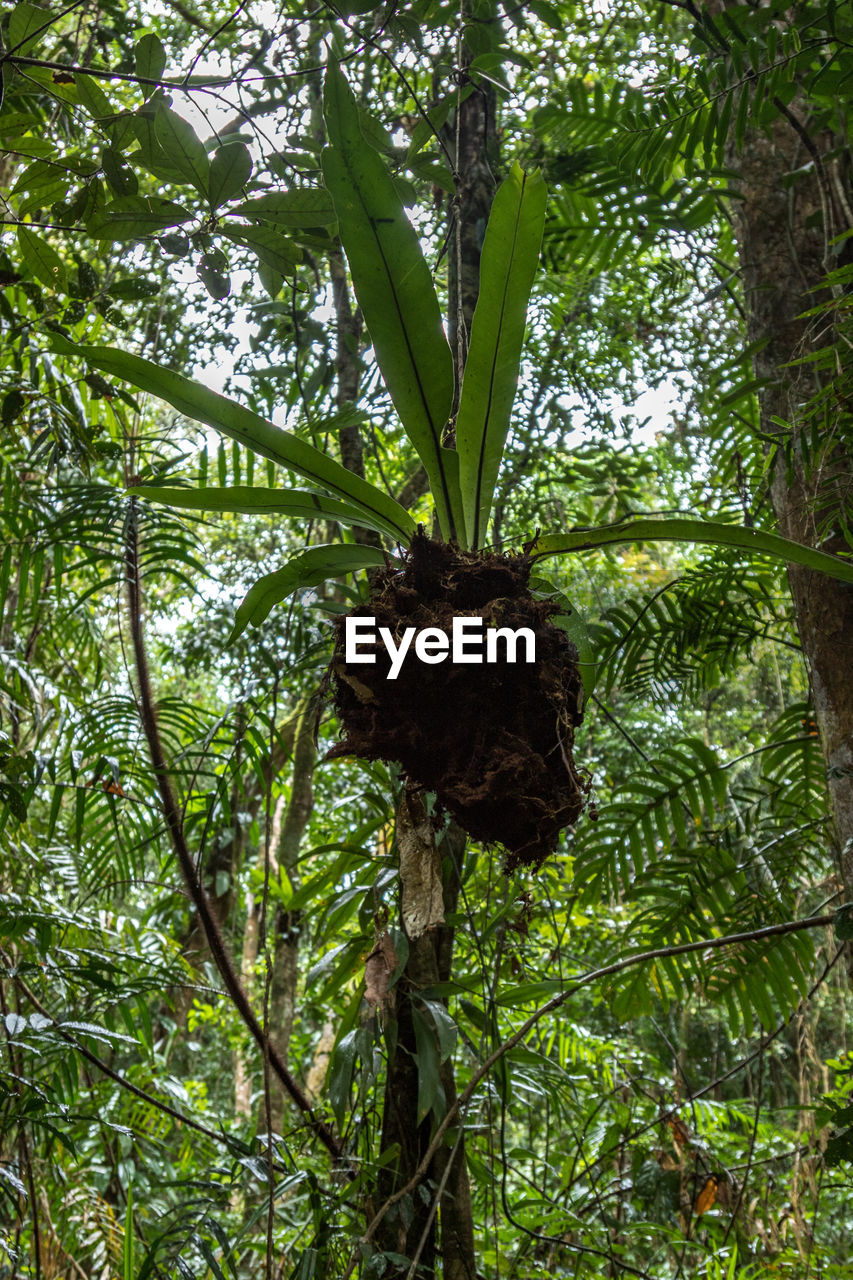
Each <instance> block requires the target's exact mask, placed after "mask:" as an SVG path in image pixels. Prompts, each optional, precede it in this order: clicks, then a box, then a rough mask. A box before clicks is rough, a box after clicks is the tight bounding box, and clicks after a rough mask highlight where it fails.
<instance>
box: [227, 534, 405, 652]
mask: <svg viewBox="0 0 853 1280" xmlns="http://www.w3.org/2000/svg"><path fill="white" fill-rule="evenodd" d="M384 563H385V556H384V555H383V553H382V552H381V551H379V550H378V549H377V548H376V547H360V546H350V545H349V544H344V545H341V544H334V545H331V546H322V547H309V548H308V550H307V551H303V552H302V553H301V554H300V555H298V556H294V557H293V559H292V560H288V562H287V564H286V565H285V566H284V568H283V569H277V570H276V571H275V573H268V574H265V575H264V577H263V578H259V579H258V581H257V582H256V583H255V584H254V586H252V587H250V588H249V591H248V593H247V594H246V598H245V599H244V600H243V602H242V604H241V605H240V607H239V609H238V610H237V614H236V616H235V618H234V629H233V631H232V632H231V635H230V636H229V643H230V642H231V641H232V640H236V639H237V637H238V636H239V635H241V634H242V632H243V631H245V630H246V627H247V626H248V625H249V623H251V624H252V626H254V627H257V626H260V624H261V623H262V622H263V621H264V619H265V618H266V617H267V615H268V614H269V612H270V610H271V609H272V608H273V606H274V605H277V604H279V603H280V602H281V601H282V600H286V599H287V597H288V596H290V595H293V592H294V591H299V590H301V588H302V587H318V586H319V585H320V583H321V582H326V581H327V579H329V578H340V577H343V575H344V574H346V573H353V572H354V571H355V570H356V569H368V568H372V567H374V566H376V565H381V564H384Z"/></svg>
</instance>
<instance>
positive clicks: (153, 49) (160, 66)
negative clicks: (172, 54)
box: [133, 34, 166, 80]
mask: <svg viewBox="0 0 853 1280" xmlns="http://www.w3.org/2000/svg"><path fill="white" fill-rule="evenodd" d="M133 56H134V61H135V63H136V74H137V75H138V76H142V78H143V79H144V80H160V79H161V78H162V75H163V72H164V70H165V68H166V50H165V49H164V48H163V46H162V44H161V43H160V41H159V40H158V38H157V36H155V35H150V34H149V35H147V36H143V37H142V39H141V40H137V42H136V44H135V46H134V49H133Z"/></svg>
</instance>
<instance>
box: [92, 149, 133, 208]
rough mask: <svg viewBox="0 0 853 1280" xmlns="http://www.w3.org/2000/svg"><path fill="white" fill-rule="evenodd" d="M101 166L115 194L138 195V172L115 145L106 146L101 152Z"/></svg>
mask: <svg viewBox="0 0 853 1280" xmlns="http://www.w3.org/2000/svg"><path fill="white" fill-rule="evenodd" d="M101 168H102V169H103V171H104V176H105V178H106V180H107V182H108V183H109V184H110V186H111V188H112V190H113V192H114V193H115V195H117V196H135V195H136V193H137V191H138V190H139V183H138V182H137V179H136V174H135V173H134V172H133V170H132V169H131V167H130V165H129V164H128V163H127V161H126V160H125V158H124V156H123V155H122V154H121V152H120V151H116V150H115V149H114V148H113V147H104V149H103V151H102V152H101Z"/></svg>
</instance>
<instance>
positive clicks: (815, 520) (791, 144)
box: [709, 3, 853, 897]
mask: <svg viewBox="0 0 853 1280" xmlns="http://www.w3.org/2000/svg"><path fill="white" fill-rule="evenodd" d="M723 7H725V6H724V5H723V4H720V3H715V4H712V5H710V6H709V9H710V12H711V13H712V14H714V13H718V12H719V11H720V10H721V9H722V8H723ZM738 7H739V6H738V5H733V6H731V8H732V9H733V10H736V9H737V8H738ZM776 105H777V108H778V111H779V114H778V116H777V117H776V119H775V120H774V121H773V124H772V126H771V127H770V128H769V129H762V128H757V127H754V128H751V129H750V130H748V132H747V136H746V139H745V143H744V146H743V149H742V151H741V152H740V153H737V152H736V151H735V147H734V143H733V141H732V142H731V143H730V147H729V156H728V159H727V163H728V167H729V168H730V169H733V170H734V171H735V172H736V173H737V174H738V183H737V190H738V194H739V196H740V199H738V200H737V201H735V202H733V210H732V213H733V222H734V231H735V239H736V243H737V249H738V255H739V259H740V268H741V276H742V281H743V290H744V298H745V303H746V309H747V319H748V338H749V341H750V343H753V344H755V343H761V344H763V345H762V346H761V347H760V349H759V350H758V351H757V354H756V355H755V357H754V367H755V373H756V376H757V377H759V378H761V379H763V380H765V386H764V388H763V390H762V391H761V392H760V408H761V430H762V432H763V433H764V435H765V438H772V440H773V445H772V447H771V453H772V455H773V456H772V457H771V476H770V497H771V501H772V504H773V510H774V513H775V516H776V519H777V522H778V526H779V531H780V533H782V534H784V536H785V537H787V538H791V539H793V540H794V541H795V542H800V543H803V544H805V545H808V546H812V547H819V548H820V549H821V550H822V551H829V552H839V551H847V552H849V550H850V547H849V544H848V543H847V542H846V541H845V539H844V537H843V524H844V522H845V512H846V520H847V521H849V516H850V512H851V508H853V457H851V452H850V449H849V444H847V445H845V444H844V443H843V442H842V441H843V436H842V434H841V433H840V432H839V431H837V430H836V429H835V428H836V427H837V426H838V425H839V424H838V423H831V424H828V425H829V427H830V430H829V431H828V432H826V431H825V428H824V432H825V434H824V432H822V431H821V430H820V428H818V427H817V424H816V419H815V417H814V416H813V415H810V413H809V410H808V401H809V400H810V399H811V397H812V396H814V395H815V393H816V392H817V391H818V390H820V389H821V380H823V381H828V380H829V375H826V374H822V373H821V372H819V371H818V370H817V369H816V368H815V366H814V365H813V364H810V363H806V364H800V365H794V366H793V367H792V364H791V362H792V361H798V360H802V359H803V357H808V356H809V355H811V354H813V353H814V352H815V351H817V350H819V349H820V348H821V347H825V346H826V345H827V343H828V342H829V341H831V336H830V335H828V333H827V329H828V327H829V328H831V324H829V323H828V322H829V320H830V316H829V313H828V312H827V313H823V314H818V315H817V316H805V315H804V314H803V313H804V312H805V311H806V310H808V309H811V308H814V307H815V306H817V305H819V304H820V303H821V302H822V301H823V302H828V301H830V300H831V294H830V291H829V289H828V288H827V286H826V279H825V278H826V274H827V269H828V267H830V266H834V265H837V264H836V263H835V262H832V261H831V260H830V257H829V244H830V241H831V240H832V239H833V238H834V237H835V236H838V235H839V234H840V233H841V232H842V231H845V230H849V229H850V228H849V226H848V221H847V214H846V209H845V206H846V205H849V201H847V200H844V199H840V198H839V194H838V193H839V191H842V192H843V187H841V186H840V184H842V183H844V182H845V180H846V179H845V176H844V174H842V173H841V172H840V171H836V168H835V167H837V166H838V160H837V151H836V148H838V147H839V146H841V147H845V146H846V141H847V140H846V139H841V138H838V137H834V136H833V135H832V134H831V133H830V132H829V131H828V130H823V129H817V128H815V127H814V125H813V123H812V120H811V118H810V111H809V106H808V103H807V102H806V101H805V100H804V98H803V97H802V95H798V96H797V97H795V98H794V99H793V101H792V102H791V103H790V104H789V106H787V107H785V105H784V104H782V103H781V102H779V103H777V104H776ZM836 179H837V181H836ZM843 408H844V406H843V404H842V405H840V406H837V407H836V408H835V410H834V412H836V413H838V414H839V416H840V413H841V412H843ZM777 419H781V421H782V422H784V423H785V424H786V425H785V426H780V424H779V422H778V421H777ZM848 440H849V437H848ZM788 577H789V581H790V586H791V592H792V595H793V599H794V605H795V609H796V615H797V625H798V628H799V633H800V639H801V642H802V647H803V653H804V655H805V659H806V663H807V666H808V669H809V676H810V682H811V690H812V697H813V700H814V708H815V717H816V720H817V726H818V731H819V734H820V739H821V744H822V748H823V755H824V760H825V762H826V769H827V784H828V789H829V796H830V801H831V807H832V815H833V821H834V839H833V843H834V851H835V855H836V859H837V862H838V866H839V869H840V873H841V876H842V881H843V884H844V889H845V892H846V894H847V896H848V897H850V896H851V895H853V679H851V671H853V587H850V586H847V585H846V584H844V583H840V582H837V581H835V580H834V579H831V578H828V577H826V576H824V575H823V574H820V573H814V572H812V571H811V570H809V569H804V568H800V567H799V566H795V565H790V566H789V568H788Z"/></svg>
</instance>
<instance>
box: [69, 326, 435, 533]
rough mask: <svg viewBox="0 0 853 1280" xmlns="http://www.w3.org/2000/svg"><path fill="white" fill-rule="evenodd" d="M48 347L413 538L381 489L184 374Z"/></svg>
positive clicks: (135, 359) (98, 351) (410, 524)
mask: <svg viewBox="0 0 853 1280" xmlns="http://www.w3.org/2000/svg"><path fill="white" fill-rule="evenodd" d="M50 341H51V345H52V346H53V349H54V350H55V351H57V352H58V353H59V354H60V355H72V356H77V357H78V358H79V357H82V358H84V359H85V360H86V361H87V363H88V364H89V365H91V366H92V367H94V368H96V369H99V370H100V372H101V373H106V374H108V375H111V376H113V377H116V378H124V379H126V380H127V381H128V382H130V383H132V384H133V385H134V386H135V387H138V388H139V390H140V391H147V392H149V393H150V394H151V395H155V396H160V397H161V399H163V400H165V401H167V403H169V404H170V405H171V406H172V408H173V409H177V411H178V412H179V413H183V414H184V415H185V416H186V417H188V418H193V419H195V421H196V422H203V423H205V424H206V425H207V426H209V427H213V428H215V430H217V431H221V432H223V433H224V434H225V435H227V436H230V438H231V439H232V440H236V441H238V443H240V444H244V445H246V446H247V448H249V449H252V450H253V451H254V452H255V453H259V454H261V456H262V457H264V458H269V459H270V460H271V461H272V462H275V463H277V464H278V465H279V466H281V467H286V468H287V469H288V470H289V471H295V472H296V474H297V475H300V476H303V477H304V478H305V479H306V480H310V481H311V482H312V483H313V484H318V485H320V487H321V488H323V489H326V490H328V491H329V492H330V493H333V494H335V495H336V496H337V497H340V498H344V499H345V500H347V501H349V502H351V503H352V504H353V505H354V506H356V507H358V508H359V510H362V511H364V512H365V513H366V514H368V515H370V516H372V517H373V518H374V519H376V520H377V521H379V522H380V523H381V527H382V529H383V531H384V532H385V533H388V534H390V536H391V537H393V538H395V539H398V540H399V541H401V542H403V543H408V541H409V539H410V537H411V536H412V534H413V533H414V531H415V523H414V521H413V520H412V517H411V516H410V515H409V514H408V512H407V511H405V510H404V509H403V508H402V507H401V506H400V504H399V503H398V502H395V501H394V499H393V498H390V497H388V495H387V494H386V493H383V492H382V490H381V489H377V488H376V487H375V486H374V485H372V484H370V483H368V481H367V480H362V479H361V477H360V476H356V475H354V474H353V473H352V472H351V471H347V469H346V468H345V467H342V466H341V464H340V463H339V462H336V461H335V460H334V459H333V458H329V457H327V456H326V454H324V453H321V452H320V450H319V449H315V448H314V446H313V445H311V444H309V443H308V442H307V441H306V440H300V438H299V437H298V436H295V435H293V434H292V433H291V432H290V431H284V430H282V428H281V427H276V426H275V425H274V424H273V423H272V422H268V421H267V419H266V418H262V417H261V416H260V414H257V413H253V412H252V410H251V409H247V408H246V407H245V405H242V404H238V403H237V401H236V400H230V399H229V398H228V397H227V396H222V395H220V394H219V393H218V392H216V391H211V390H210V389H209V388H208V387H205V386H202V384H201V383H200V382H194V381H193V380H192V379H191V378H185V377H184V376H183V374H180V373H175V372H174V371H173V370H171V369H164V368H162V367H161V366H160V365H158V364H155V363H154V362H153V361H151V360H143V359H142V357H141V356H134V355H130V353H129V352H127V351H119V350H117V348H115V347H86V346H79V345H78V344H76V343H73V342H70V341H69V340H68V339H67V338H63V337H62V336H61V335H60V334H55V333H54V334H51V335H50Z"/></svg>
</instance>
